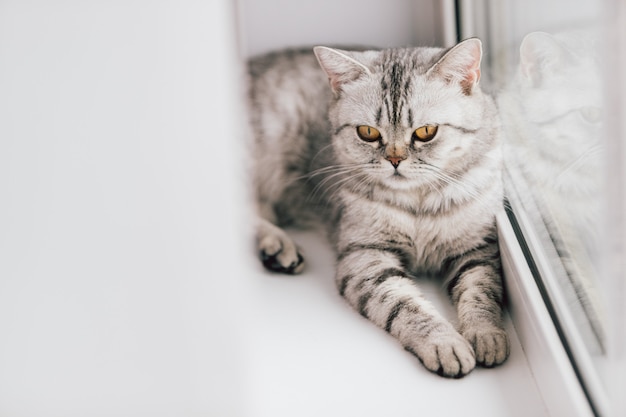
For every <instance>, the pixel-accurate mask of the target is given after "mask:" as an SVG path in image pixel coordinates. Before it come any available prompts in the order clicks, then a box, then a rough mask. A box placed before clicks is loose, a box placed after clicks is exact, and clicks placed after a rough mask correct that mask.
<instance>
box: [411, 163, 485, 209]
mask: <svg viewBox="0 0 626 417" xmlns="http://www.w3.org/2000/svg"><path fill="white" fill-rule="evenodd" d="M421 162H422V164H420V167H421V168H422V169H424V170H425V171H427V172H429V173H431V174H432V175H433V176H434V177H435V178H436V179H438V180H440V181H442V182H443V183H444V184H446V185H447V186H453V187H454V188H456V189H457V190H461V191H462V192H463V194H465V195H466V196H468V197H470V199H471V200H472V201H474V202H477V203H479V204H480V205H482V206H484V207H485V208H490V207H491V205H490V203H489V202H488V201H486V200H485V196H484V195H483V194H481V193H480V192H478V191H476V190H477V189H480V187H479V186H477V184H475V183H473V182H472V181H471V180H469V179H468V178H467V177H465V176H463V175H459V174H456V173H453V172H449V171H447V170H445V169H443V168H440V167H438V166H435V165H432V164H429V163H426V162H423V161H421ZM432 186H433V187H434V188H435V189H437V190H438V192H439V194H440V195H441V196H442V198H445V196H444V194H443V192H442V190H440V189H438V188H437V187H436V186H435V185H434V184H432ZM448 198H450V197H448Z"/></svg>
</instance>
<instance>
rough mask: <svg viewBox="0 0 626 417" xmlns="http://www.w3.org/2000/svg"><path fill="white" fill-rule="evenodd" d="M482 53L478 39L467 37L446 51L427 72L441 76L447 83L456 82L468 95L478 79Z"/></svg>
mask: <svg viewBox="0 0 626 417" xmlns="http://www.w3.org/2000/svg"><path fill="white" fill-rule="evenodd" d="M482 55H483V47H482V43H481V42H480V40H479V39H477V38H471V39H467V40H464V41H463V42H460V43H459V44H457V45H456V46H454V47H452V48H451V49H450V50H449V51H448V52H446V53H445V55H444V56H443V57H441V58H440V59H439V61H437V63H436V64H435V65H433V66H432V67H431V68H430V69H429V70H428V73H429V74H432V75H436V76H439V77H443V78H444V79H445V80H446V81H447V82H449V83H457V84H458V85H459V86H460V87H461V89H462V90H463V93H464V94H466V95H470V94H472V91H474V87H475V86H476V84H478V81H479V80H480V60H481V59H482Z"/></svg>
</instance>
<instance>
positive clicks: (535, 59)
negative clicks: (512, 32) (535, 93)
mask: <svg viewBox="0 0 626 417" xmlns="http://www.w3.org/2000/svg"><path fill="white" fill-rule="evenodd" d="M569 58H570V52H569V51H568V50H567V49H565V47H563V46H562V45H561V44H559V42H558V41H557V40H556V39H555V38H554V36H552V35H550V34H549V33H545V32H532V33H529V34H528V35H526V36H525V37H524V39H523V40H522V44H521V45H520V71H521V72H522V75H523V76H524V78H525V79H526V80H528V82H529V83H530V85H532V86H533V87H541V85H542V84H543V82H544V80H545V79H546V78H547V77H549V76H550V75H551V74H554V73H558V72H559V71H560V69H561V68H562V67H563V66H564V65H567V64H568V62H569Z"/></svg>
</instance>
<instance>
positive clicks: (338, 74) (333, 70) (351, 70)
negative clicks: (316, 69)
mask: <svg viewBox="0 0 626 417" xmlns="http://www.w3.org/2000/svg"><path fill="white" fill-rule="evenodd" d="M313 51H314V52H315V56H316V57H317V60H318V61H319V64H320V66H321V67H322V69H323V70H324V71H325V72H326V75H328V81H329V82H330V87H331V88H332V90H333V92H334V93H335V94H339V93H340V92H341V89H342V86H343V85H344V84H346V83H349V82H351V81H354V80H357V79H358V78H360V77H362V76H364V75H369V74H371V71H370V70H369V68H367V67H366V66H365V65H363V64H362V63H360V62H359V61H357V60H356V59H355V58H353V57H352V56H350V53H349V52H347V51H342V50H339V49H332V48H327V47H325V46H316V47H315V48H313Z"/></svg>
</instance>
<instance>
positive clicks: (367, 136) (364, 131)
mask: <svg viewBox="0 0 626 417" xmlns="http://www.w3.org/2000/svg"><path fill="white" fill-rule="evenodd" d="M356 134H357V135H359V137H360V138H361V139H362V140H364V141H366V142H374V141H377V140H379V139H380V132H379V131H378V129H376V128H375V127H372V126H366V125H362V126H357V128H356Z"/></svg>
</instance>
